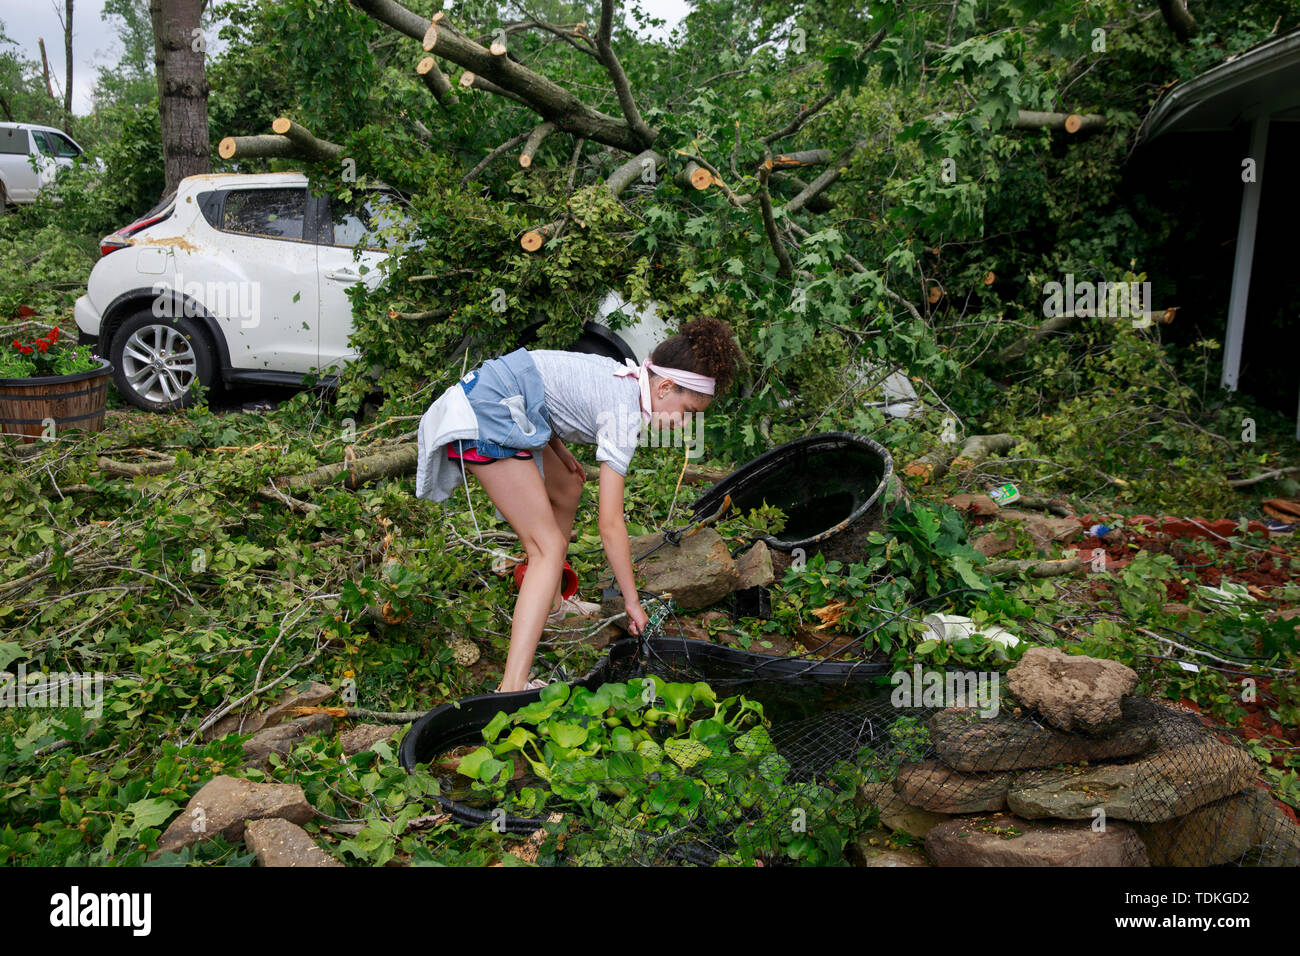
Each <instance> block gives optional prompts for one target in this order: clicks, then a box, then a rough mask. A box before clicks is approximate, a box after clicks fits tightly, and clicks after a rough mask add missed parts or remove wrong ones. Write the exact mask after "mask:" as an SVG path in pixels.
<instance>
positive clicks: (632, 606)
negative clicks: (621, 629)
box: [624, 598, 650, 637]
mask: <svg viewBox="0 0 1300 956" xmlns="http://www.w3.org/2000/svg"><path fill="white" fill-rule="evenodd" d="M624 605H625V606H626V608H627V629H628V630H629V631H631V632H632V636H633V637H640V636H641V635H642V634H643V633H645V629H646V626H647V625H648V624H649V623H650V615H648V614H646V612H645V611H644V610H643V609H642V608H641V602H640V600H637V599H635V598H634V599H633V600H631V601H627V600H624Z"/></svg>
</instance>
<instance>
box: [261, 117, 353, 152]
mask: <svg viewBox="0 0 1300 956" xmlns="http://www.w3.org/2000/svg"><path fill="white" fill-rule="evenodd" d="M271 132H272V133H275V134H277V135H279V136H283V137H285V138H286V139H287V140H289V142H291V143H293V144H294V146H296V147H297V148H298V151H299V153H300V154H301V155H303V156H306V157H307V158H309V159H316V160H321V161H325V162H328V161H329V160H334V159H338V158H339V157H340V156H342V155H343V147H342V146H340V145H338V144H337V143H331V142H329V141H328V140H323V139H317V138H316V137H315V136H313V135H312V134H311V133H309V132H308V131H307V130H306V129H305V128H304V127H302V126H300V125H298V124H297V123H295V122H294V121H293V120H291V119H289V117H287V116H277V117H276V118H275V119H274V120H273V121H272V123H271Z"/></svg>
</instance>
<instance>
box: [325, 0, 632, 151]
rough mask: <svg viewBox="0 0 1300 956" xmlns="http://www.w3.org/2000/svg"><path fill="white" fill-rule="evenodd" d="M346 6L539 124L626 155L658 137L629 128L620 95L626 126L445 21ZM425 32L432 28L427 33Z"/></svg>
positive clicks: (391, 4)
mask: <svg viewBox="0 0 1300 956" xmlns="http://www.w3.org/2000/svg"><path fill="white" fill-rule="evenodd" d="M351 2H352V5H353V6H354V7H356V8H357V9H358V10H360V11H362V12H363V13H365V14H366V15H368V16H370V17H372V18H373V19H375V20H378V21H379V22H380V23H383V24H386V25H387V26H389V27H391V28H392V29H394V30H396V31H397V32H398V33H402V34H405V35H406V36H408V37H411V38H412V39H414V40H417V41H419V42H420V43H421V45H422V46H423V47H424V50H425V52H426V53H432V52H434V51H436V54H437V56H439V57H441V58H442V59H443V60H446V61H447V62H449V63H455V64H456V65H457V66H459V67H462V68H463V69H465V70H468V71H470V72H471V73H472V74H476V75H478V76H481V77H483V78H484V79H486V80H487V81H489V82H490V83H492V84H493V86H494V87H495V88H497V89H500V90H504V91H506V92H507V93H509V94H512V96H513V97H514V98H517V99H518V100H520V101H522V102H524V103H526V105H527V106H528V108H529V109H531V110H533V111H534V112H536V113H537V114H538V115H539V116H541V117H542V119H544V120H550V121H551V122H552V123H554V124H555V125H556V126H557V127H558V128H560V129H562V130H564V131H565V132H566V133H572V134H574V135H577V136H582V137H584V138H586V139H590V140H595V141H596V142H598V143H603V144H605V145H607V146H612V147H614V148H615V149H621V150H624V151H625V152H629V153H635V152H640V151H641V150H643V149H645V147H646V145H647V142H648V141H653V139H654V138H655V136H656V135H657V133H656V131H655V130H653V129H648V128H633V126H632V125H630V123H629V121H632V122H635V121H636V120H639V116H636V117H635V118H634V114H633V113H631V112H629V104H628V103H625V102H624V98H623V97H622V96H620V99H619V102H620V104H621V105H622V106H623V109H624V115H626V116H628V118H629V121H624V120H621V119H619V118H617V117H614V116H609V115H607V114H605V113H602V112H600V111H599V110H596V109H592V108H591V107H589V106H587V105H586V104H585V103H583V102H582V101H581V100H580V99H579V98H578V97H577V96H575V95H574V94H573V93H571V92H570V91H568V90H566V89H565V88H564V87H562V86H560V85H559V84H557V83H555V82H553V81H552V80H550V79H549V78H548V77H545V76H543V75H542V74H540V73H536V72H534V71H533V70H531V69H529V68H528V67H527V66H524V65H523V64H522V63H518V62H516V61H515V60H512V59H511V58H510V57H508V56H493V55H492V52H491V50H489V49H486V48H484V47H482V46H480V45H479V44H477V43H475V42H474V41H473V40H471V39H470V38H468V37H466V36H464V35H463V34H461V33H460V32H459V31H457V30H456V29H455V28H454V27H452V26H451V25H450V24H449V23H448V22H447V21H446V19H445V18H439V19H438V21H437V23H436V24H434V23H433V22H431V21H430V20H428V19H426V18H425V17H423V16H421V15H420V14H418V13H415V12H413V11H411V10H408V9H407V8H406V7H404V6H402V5H401V4H400V3H397V2H396V0H351ZM430 27H435V29H433V30H430ZM428 34H432V35H431V36H429V35H428ZM647 133H648V134H649V136H648V137H647V135H646V134H647Z"/></svg>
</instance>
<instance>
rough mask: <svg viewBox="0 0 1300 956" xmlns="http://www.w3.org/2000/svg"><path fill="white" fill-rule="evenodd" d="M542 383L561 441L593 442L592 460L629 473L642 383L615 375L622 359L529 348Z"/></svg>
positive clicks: (637, 436) (638, 427) (637, 431)
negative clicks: (603, 462)
mask: <svg viewBox="0 0 1300 956" xmlns="http://www.w3.org/2000/svg"><path fill="white" fill-rule="evenodd" d="M528 354H529V355H531V356H532V359H533V362H534V363H535V364H536V365H537V371H538V372H539V373H541V376H542V384H543V385H544V386H545V387H546V408H547V410H548V411H549V412H550V413H551V428H552V429H553V430H554V432H555V434H557V435H559V436H560V438H561V440H563V441H578V442H583V443H584V444H588V445H595V446H596V460H597V461H607V462H609V466H610V467H611V468H613V469H614V470H615V471H616V472H618V473H619V474H620V475H624V476H626V475H627V469H628V465H630V464H631V462H632V454H633V453H634V452H635V451H636V448H637V444H638V442H639V439H640V435H641V387H640V384H639V383H638V382H637V377H636V376H635V375H623V376H616V375H615V374H614V373H615V372H616V371H618V370H619V369H620V368H624V367H625V365H624V363H621V362H616V361H614V360H613V359H611V358H605V357H604V356H603V355H588V354H586V353H583V352H561V351H556V350H552V349H539V350H537V351H533V350H531V349H530V350H529V352H528Z"/></svg>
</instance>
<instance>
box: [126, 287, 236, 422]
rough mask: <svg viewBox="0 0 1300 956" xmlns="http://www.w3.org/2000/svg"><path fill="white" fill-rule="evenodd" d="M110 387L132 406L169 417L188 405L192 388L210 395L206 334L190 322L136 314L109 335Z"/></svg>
mask: <svg viewBox="0 0 1300 956" xmlns="http://www.w3.org/2000/svg"><path fill="white" fill-rule="evenodd" d="M109 361H110V362H112V363H113V384H114V385H116V386H117V390H118V391H119V392H121V393H122V397H123V398H125V399H126V400H127V401H128V402H130V403H131V404H132V405H134V406H136V407H137V408H143V409H144V410H145V411H147V412H168V411H174V410H176V409H178V408H185V407H187V406H189V405H193V404H194V403H195V401H197V399H198V396H197V394H196V389H195V388H194V386H195V385H196V384H202V385H203V387H204V388H205V389H210V388H211V387H212V385H213V382H214V380H215V377H216V376H215V370H216V363H215V362H214V361H213V357H212V346H211V345H210V344H209V343H208V337H207V333H206V331H204V329H203V328H202V326H200V325H199V323H198V322H196V321H195V320H194V319H192V318H189V317H187V316H181V317H178V318H175V319H171V318H158V317H156V316H154V314H153V313H152V311H145V312H137V313H136V314H135V315H133V316H131V317H130V318H129V319H127V320H126V321H125V322H123V323H122V324H121V325H120V326H119V327H118V329H117V331H116V332H114V334H113V344H112V346H111V347H110V355H109Z"/></svg>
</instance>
